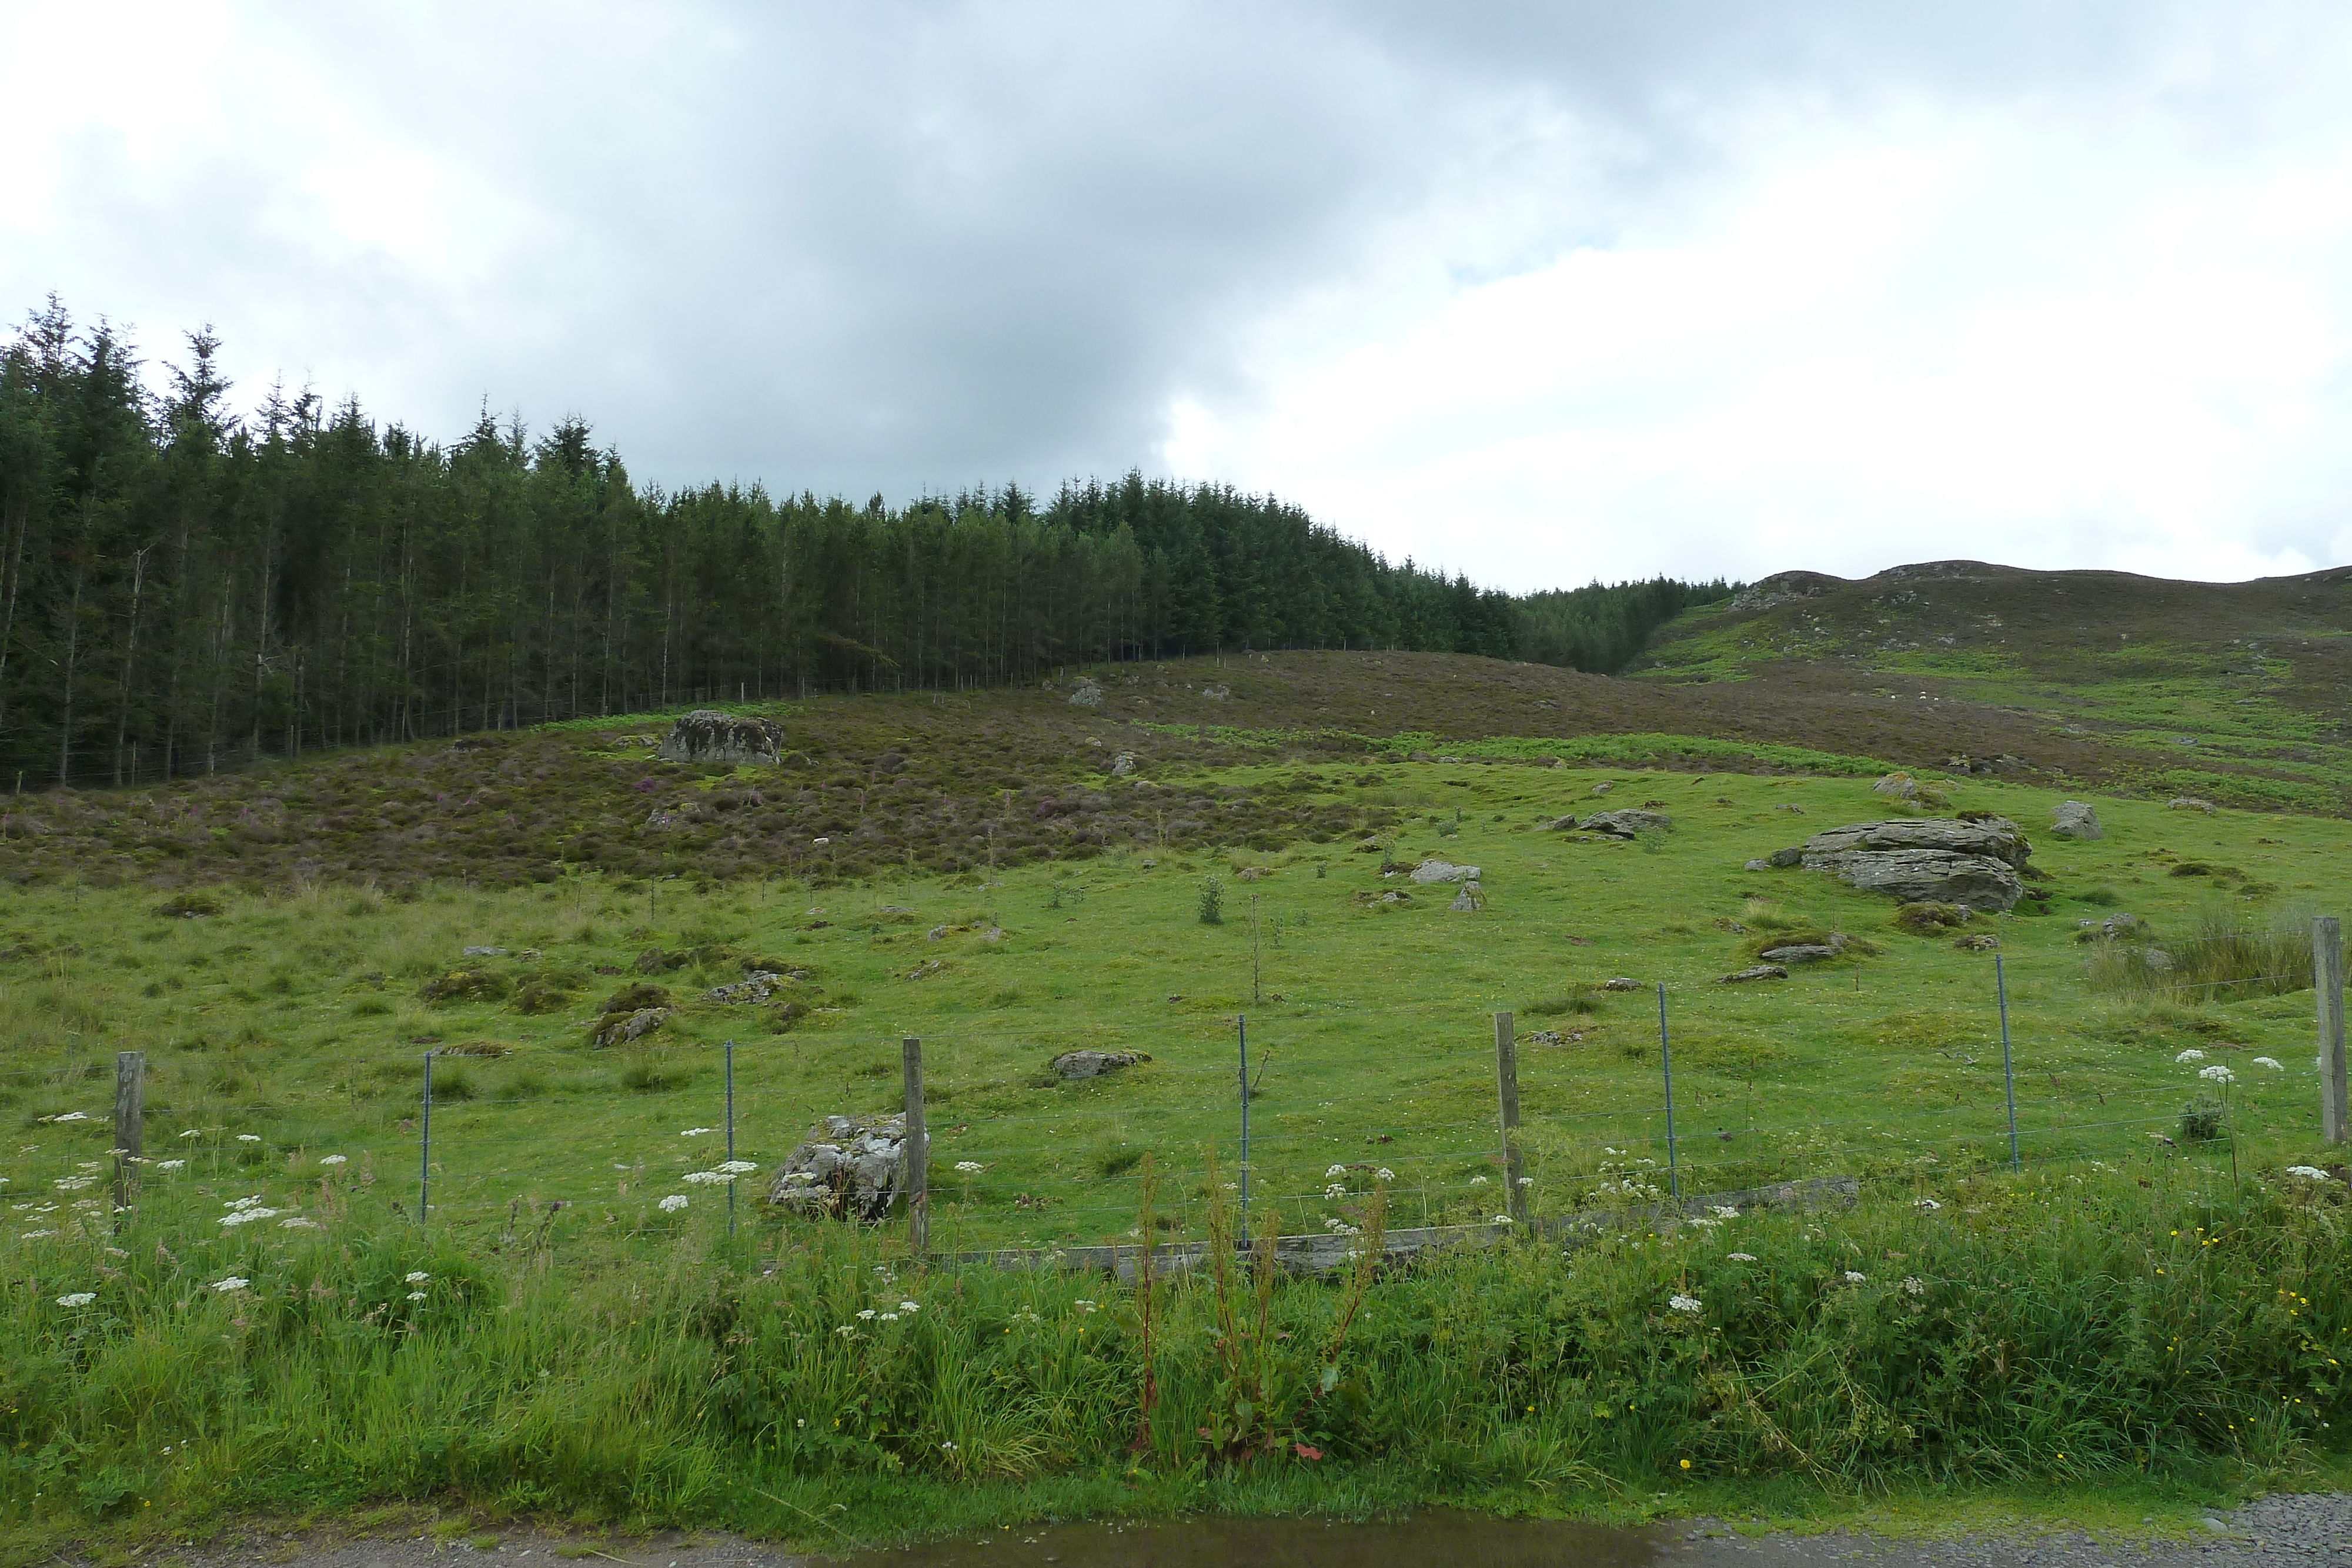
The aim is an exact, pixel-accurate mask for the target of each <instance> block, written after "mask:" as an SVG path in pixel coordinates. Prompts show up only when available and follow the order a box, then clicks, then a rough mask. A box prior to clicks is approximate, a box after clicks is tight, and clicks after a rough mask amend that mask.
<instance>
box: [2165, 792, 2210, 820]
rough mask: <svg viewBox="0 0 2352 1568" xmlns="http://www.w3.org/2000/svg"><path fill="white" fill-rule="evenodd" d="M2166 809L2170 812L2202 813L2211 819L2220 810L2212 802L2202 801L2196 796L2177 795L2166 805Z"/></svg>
mask: <svg viewBox="0 0 2352 1568" xmlns="http://www.w3.org/2000/svg"><path fill="white" fill-rule="evenodd" d="M2164 809H2165V810H2168V811H2202V812H2204V813H2205V814H2206V815H2207V816H2209V817H2210V816H2211V815H2212V814H2213V813H2214V812H2215V811H2217V810H2220V808H2219V807H2217V806H2215V805H2214V804H2213V802H2212V801H2210V800H2200V799H2199V798H2198V797H2197V796H2195V795H2176V796H2174V797H2173V798H2172V799H2171V800H2167V801H2166V802H2165V803H2164Z"/></svg>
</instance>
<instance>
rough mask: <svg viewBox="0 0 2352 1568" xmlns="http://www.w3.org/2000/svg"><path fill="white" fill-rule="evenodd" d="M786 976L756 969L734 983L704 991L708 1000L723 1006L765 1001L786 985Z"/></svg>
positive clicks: (704, 995) (739, 1005) (704, 997)
mask: <svg viewBox="0 0 2352 1568" xmlns="http://www.w3.org/2000/svg"><path fill="white" fill-rule="evenodd" d="M784 983H785V981H784V977H782V975H779V974H777V973H775V972H774V971H773V970H770V969H754V970H752V971H751V973H750V974H748V975H746V976H744V977H742V978H741V979H740V980H737V981H736V982H735V983H734V984H732V985H728V986H713V987H711V988H710V989H709V990H707V991H705V992H703V993H702V999H703V1000H704V1001H706V1002H717V1003H718V1004H719V1006H721V1007H741V1006H744V1005H745V1004H747V1003H751V1002H764V1001H766V1000H767V999H768V998H770V997H772V996H774V995H775V994H776V992H777V990H778V989H779V988H781V987H782V986H783V985H784Z"/></svg>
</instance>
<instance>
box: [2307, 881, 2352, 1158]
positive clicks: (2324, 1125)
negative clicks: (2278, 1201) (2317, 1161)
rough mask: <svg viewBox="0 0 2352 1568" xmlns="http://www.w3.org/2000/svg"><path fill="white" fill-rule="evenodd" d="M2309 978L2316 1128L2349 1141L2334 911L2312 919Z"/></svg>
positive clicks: (2350, 1113)
mask: <svg viewBox="0 0 2352 1568" xmlns="http://www.w3.org/2000/svg"><path fill="white" fill-rule="evenodd" d="M2311 979H2312V987H2313V988H2314V989H2315V990H2316V991H2317V992H2318V993H2319V1132H2320V1136H2322V1137H2323V1138H2325V1139H2326V1141H2327V1142H2329V1143H2331V1144H2341V1143H2346V1142H2352V1107H2347V1104H2346V1092H2345V1090H2346V1085H2345V1076H2344V926H2343V923H2342V922H2341V921H2339V920H2337V919H2336V916H2334V915H2321V916H2320V917H2319V918H2318V919H2316V920H2315V921H2313V922H2312V923H2311Z"/></svg>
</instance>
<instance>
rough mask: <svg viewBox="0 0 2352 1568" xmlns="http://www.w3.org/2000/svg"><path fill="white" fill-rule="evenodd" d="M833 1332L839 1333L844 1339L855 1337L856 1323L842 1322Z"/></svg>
mask: <svg viewBox="0 0 2352 1568" xmlns="http://www.w3.org/2000/svg"><path fill="white" fill-rule="evenodd" d="M833 1332H834V1333H837V1334H839V1335H840V1336H841V1337H842V1338H844V1339H855V1338H856V1336H857V1325H856V1323H844V1324H842V1325H841V1326H840V1327H839V1328H837V1329H835V1330H834V1331H833Z"/></svg>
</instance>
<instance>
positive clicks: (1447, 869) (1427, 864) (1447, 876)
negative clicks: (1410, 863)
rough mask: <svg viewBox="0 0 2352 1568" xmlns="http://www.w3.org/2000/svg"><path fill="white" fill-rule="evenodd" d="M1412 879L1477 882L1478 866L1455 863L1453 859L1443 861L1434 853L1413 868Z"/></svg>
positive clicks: (1421, 881) (1418, 881) (1418, 880)
mask: <svg viewBox="0 0 2352 1568" xmlns="http://www.w3.org/2000/svg"><path fill="white" fill-rule="evenodd" d="M1412 880H1413V881H1415V882H1417V883H1423V884H1426V883H1433V882H1476V881H1477V880H1478V868H1477V867H1476V866H1475V865H1455V864H1454V862H1451V861H1442V860H1439V859H1438V858H1436V857H1435V856H1434V855H1433V856H1431V857H1430V858H1429V859H1427V860H1425V861H1423V862H1421V863H1420V864H1419V865H1417V866H1415V867H1413V868H1412Z"/></svg>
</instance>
